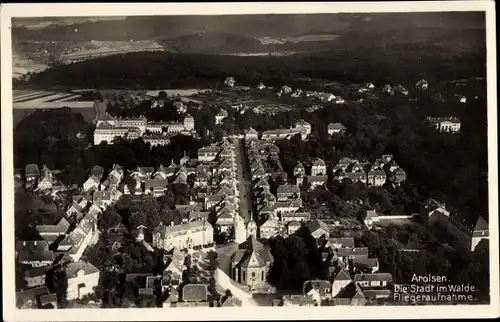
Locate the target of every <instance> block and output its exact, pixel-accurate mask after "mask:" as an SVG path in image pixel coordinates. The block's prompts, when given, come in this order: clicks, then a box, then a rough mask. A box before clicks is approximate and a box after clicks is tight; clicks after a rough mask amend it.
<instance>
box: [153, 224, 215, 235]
mask: <svg viewBox="0 0 500 322" xmlns="http://www.w3.org/2000/svg"><path fill="white" fill-rule="evenodd" d="M211 228H212V225H211V224H210V223H208V222H207V221H206V220H194V221H192V222H190V223H187V224H180V225H174V226H165V225H163V224H160V225H158V226H157V227H156V228H155V229H154V233H157V232H159V233H160V234H162V235H163V236H165V235H169V236H180V235H184V234H186V233H187V232H188V231H202V230H207V229H211Z"/></svg>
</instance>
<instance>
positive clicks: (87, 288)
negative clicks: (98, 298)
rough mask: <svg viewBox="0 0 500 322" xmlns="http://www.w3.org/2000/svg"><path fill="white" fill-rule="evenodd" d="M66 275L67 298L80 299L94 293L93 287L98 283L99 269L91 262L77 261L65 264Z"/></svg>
mask: <svg viewBox="0 0 500 322" xmlns="http://www.w3.org/2000/svg"><path fill="white" fill-rule="evenodd" d="M66 275H67V276H68V290H67V299H68V300H74V299H81V298H82V297H83V296H85V295H88V294H92V293H94V287H96V286H98V285H99V275H100V272H99V270H98V269H97V268H96V267H95V266H94V265H92V264H90V263H88V262H84V261H77V262H75V263H70V264H68V265H67V266H66Z"/></svg>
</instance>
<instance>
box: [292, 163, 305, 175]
mask: <svg viewBox="0 0 500 322" xmlns="http://www.w3.org/2000/svg"><path fill="white" fill-rule="evenodd" d="M305 175H306V169H305V168H304V165H303V164H302V163H301V162H298V163H297V165H296V166H295V168H294V169H293V176H294V177H296V178H299V177H303V176H305Z"/></svg>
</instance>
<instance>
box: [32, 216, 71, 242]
mask: <svg viewBox="0 0 500 322" xmlns="http://www.w3.org/2000/svg"><path fill="white" fill-rule="evenodd" d="M69 226H70V224H69V222H68V221H67V220H66V218H61V220H59V222H58V223H57V224H56V225H37V226H36V230H37V231H38V233H39V234H40V236H42V238H43V239H44V240H46V241H47V242H48V243H53V242H54V241H56V240H57V239H58V238H59V236H62V235H64V234H66V232H67V231H68V229H69Z"/></svg>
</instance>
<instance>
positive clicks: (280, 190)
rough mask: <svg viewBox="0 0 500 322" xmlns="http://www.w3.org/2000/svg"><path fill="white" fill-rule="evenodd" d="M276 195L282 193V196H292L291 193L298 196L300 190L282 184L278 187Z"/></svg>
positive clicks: (290, 185) (296, 187)
mask: <svg viewBox="0 0 500 322" xmlns="http://www.w3.org/2000/svg"><path fill="white" fill-rule="evenodd" d="M277 193H278V194H280V193H284V194H293V193H296V194H300V189H299V187H298V186H296V185H292V184H284V185H281V186H279V187H278V189H277Z"/></svg>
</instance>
